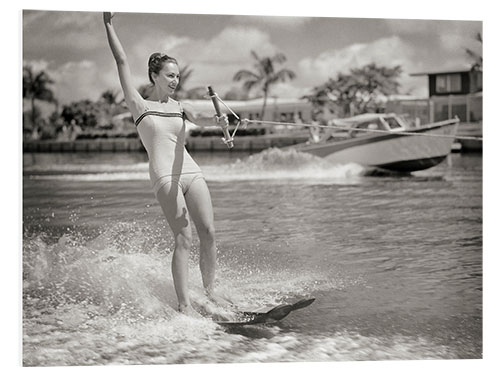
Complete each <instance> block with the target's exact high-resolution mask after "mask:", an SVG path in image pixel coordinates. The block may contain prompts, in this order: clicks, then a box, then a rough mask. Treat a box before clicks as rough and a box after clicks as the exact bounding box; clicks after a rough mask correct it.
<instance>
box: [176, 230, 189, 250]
mask: <svg viewBox="0 0 500 375" xmlns="http://www.w3.org/2000/svg"><path fill="white" fill-rule="evenodd" d="M192 244H193V238H192V235H191V233H187V231H186V232H185V233H184V232H183V233H179V234H178V235H177V236H176V237H175V245H176V246H175V248H176V249H178V250H185V251H189V250H191V246H192Z"/></svg>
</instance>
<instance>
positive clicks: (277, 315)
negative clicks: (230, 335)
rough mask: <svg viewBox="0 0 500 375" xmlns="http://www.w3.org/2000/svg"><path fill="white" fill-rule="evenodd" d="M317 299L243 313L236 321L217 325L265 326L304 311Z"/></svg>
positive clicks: (225, 321)
mask: <svg viewBox="0 0 500 375" xmlns="http://www.w3.org/2000/svg"><path fill="white" fill-rule="evenodd" d="M314 300H315V298H308V299H301V300H299V301H297V302H294V303H283V304H280V305H276V306H265V307H262V308H259V309H257V310H254V311H242V312H239V313H238V314H237V318H236V319H235V320H216V321H215V323H217V324H220V325H224V326H244V325H250V324H263V323H271V322H276V321H278V320H282V319H284V318H285V317H286V316H288V314H290V313H291V312H292V311H294V310H298V309H303V308H304V307H307V306H309V305H310V304H311V303H313V302H314Z"/></svg>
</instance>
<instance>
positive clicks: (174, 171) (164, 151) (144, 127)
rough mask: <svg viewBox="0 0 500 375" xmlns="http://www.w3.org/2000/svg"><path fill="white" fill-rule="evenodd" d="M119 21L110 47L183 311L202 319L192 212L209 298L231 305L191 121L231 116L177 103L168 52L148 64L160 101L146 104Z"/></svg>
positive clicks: (110, 33)
mask: <svg viewBox="0 0 500 375" xmlns="http://www.w3.org/2000/svg"><path fill="white" fill-rule="evenodd" d="M113 16H114V13H110V12H104V13H103V19H104V25H105V28H106V34H107V37H108V42H109V46H110V48H111V52H112V53H113V57H114V59H115V61H116V64H117V67H118V75H119V78H120V84H121V87H122V89H123V94H124V96H125V102H126V104H127V106H128V108H129V110H130V112H131V113H132V116H133V118H134V121H135V124H136V126H137V131H138V133H139V137H140V139H141V142H142V143H143V145H144V147H145V149H146V151H147V154H148V158H149V175H150V178H151V183H152V185H153V190H154V192H155V195H156V198H157V199H158V202H159V203H160V206H161V208H162V211H163V213H164V215H165V217H166V219H167V222H168V224H169V226H170V228H171V230H172V232H173V235H174V239H175V249H174V253H173V257H172V275H173V280H174V287H175V292H176V294H177V300H178V304H179V306H178V309H179V311H181V312H183V313H187V314H190V315H198V314H197V312H196V311H195V310H194V309H193V308H192V306H191V301H190V299H189V293H188V259H189V252H190V250H191V243H192V235H191V225H190V222H189V217H188V213H189V215H190V216H191V219H192V221H193V222H194V224H195V227H196V230H197V233H198V236H199V238H200V270H201V275H202V280H203V286H204V288H205V291H206V294H207V296H208V297H209V298H210V299H211V300H212V301H214V302H215V303H217V304H222V305H224V304H226V305H227V301H225V300H223V299H222V298H220V297H217V296H216V295H215V293H214V282H215V268H216V262H217V255H216V247H215V231H214V214H213V208H212V200H211V197H210V192H209V191H208V187H207V184H206V182H205V179H204V177H203V174H202V173H201V169H200V167H199V166H198V165H197V164H196V162H195V161H194V160H193V159H192V158H191V156H190V155H189V153H188V152H187V150H186V148H185V147H184V141H185V133H186V125H185V120H186V119H187V120H189V121H190V122H193V123H194V124H196V125H199V126H213V125H215V124H217V125H220V126H227V117H226V116H225V115H223V116H221V117H217V116H216V117H215V119H214V117H210V118H206V117H204V118H203V117H200V116H197V115H195V114H194V113H193V111H192V110H189V109H188V108H183V106H182V105H181V103H179V102H177V101H175V100H174V99H172V97H171V96H172V95H173V93H174V91H175V89H176V87H177V85H178V84H179V79H180V76H179V66H178V64H177V61H176V60H175V59H174V58H172V57H169V56H167V55H166V54H162V53H153V54H152V55H151V56H150V58H149V63H148V68H149V70H148V75H149V80H150V82H151V83H152V84H153V86H154V93H155V96H156V100H155V101H151V100H145V99H143V98H142V96H141V95H140V94H139V92H138V91H137V90H136V89H135V88H134V86H133V84H132V76H131V73H130V67H129V64H128V62H127V56H126V54H125V51H124V49H123V47H122V45H121V43H120V40H119V39H118V35H117V33H116V31H115V29H114V27H113V24H112V22H111V19H112V18H113ZM187 109H188V110H187Z"/></svg>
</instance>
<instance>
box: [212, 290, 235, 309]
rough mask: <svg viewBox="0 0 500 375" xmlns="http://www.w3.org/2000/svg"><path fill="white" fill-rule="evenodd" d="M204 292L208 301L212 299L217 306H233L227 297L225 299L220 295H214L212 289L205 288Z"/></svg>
mask: <svg viewBox="0 0 500 375" xmlns="http://www.w3.org/2000/svg"><path fill="white" fill-rule="evenodd" d="M206 294H207V297H208V299H209V300H210V301H212V302H213V303H215V304H216V305H217V306H219V307H232V306H234V304H233V303H232V302H231V301H229V300H228V299H226V298H224V297H222V296H218V295H216V294H215V292H214V291H209V290H207V291H206Z"/></svg>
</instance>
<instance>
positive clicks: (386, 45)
mask: <svg viewBox="0 0 500 375" xmlns="http://www.w3.org/2000/svg"><path fill="white" fill-rule="evenodd" d="M417 57H419V56H418V51H417V50H416V49H415V48H414V47H412V46H411V45H410V44H409V43H407V42H405V41H404V40H403V39H401V38H400V37H398V36H392V37H388V38H381V39H378V40H375V41H374V42H372V43H356V44H351V45H349V46H347V47H345V48H342V49H338V50H331V51H325V52H323V53H321V54H320V55H319V56H317V57H314V58H313V57H308V58H305V59H302V60H301V61H300V62H299V74H298V77H299V79H300V81H301V83H302V84H303V85H306V83H308V84H309V87H311V88H312V87H313V86H316V85H319V84H321V83H324V82H326V81H327V80H328V79H329V78H335V77H336V76H337V74H338V73H344V74H345V73H349V71H350V69H352V68H359V67H361V66H364V65H366V64H370V63H376V64H377V65H383V66H387V67H394V66H397V65H400V66H401V67H402V69H403V73H402V75H401V78H400V83H401V85H402V91H403V92H408V91H411V92H412V93H418V94H422V95H423V94H424V93H425V87H426V81H424V80H422V79H421V78H415V77H411V76H410V75H409V74H410V73H415V72H417V71H421V70H422V69H423V66H424V62H423V61H422V60H421V59H419V58H417Z"/></svg>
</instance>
